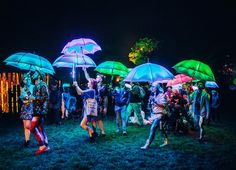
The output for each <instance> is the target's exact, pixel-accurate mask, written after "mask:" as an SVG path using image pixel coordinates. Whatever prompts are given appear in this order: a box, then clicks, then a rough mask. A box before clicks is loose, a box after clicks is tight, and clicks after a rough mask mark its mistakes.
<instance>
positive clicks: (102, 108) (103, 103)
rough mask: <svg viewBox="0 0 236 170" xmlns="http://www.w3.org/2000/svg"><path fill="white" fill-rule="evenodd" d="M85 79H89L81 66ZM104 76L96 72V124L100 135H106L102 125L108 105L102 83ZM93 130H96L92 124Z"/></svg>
mask: <svg viewBox="0 0 236 170" xmlns="http://www.w3.org/2000/svg"><path fill="white" fill-rule="evenodd" d="M83 71H84V74H85V77H86V79H87V80H88V81H89V80H91V78H90V76H89V74H88V72H87V70H86V68H83ZM103 78H104V76H103V75H102V74H99V73H98V74H97V76H96V91H97V93H98V94H97V101H98V119H97V122H98V126H99V128H100V131H101V135H102V136H106V133H105V130H104V126H103V122H102V120H103V118H104V117H105V115H106V114H107V105H108V91H107V88H106V87H105V85H104V84H103ZM93 128H94V131H96V126H93Z"/></svg>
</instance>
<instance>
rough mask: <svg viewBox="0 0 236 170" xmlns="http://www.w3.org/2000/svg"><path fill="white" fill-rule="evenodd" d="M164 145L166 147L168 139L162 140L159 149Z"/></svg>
mask: <svg viewBox="0 0 236 170" xmlns="http://www.w3.org/2000/svg"><path fill="white" fill-rule="evenodd" d="M166 145H168V139H165V140H164V143H163V144H161V145H160V146H159V147H164V146H166Z"/></svg>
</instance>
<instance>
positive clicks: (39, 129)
mask: <svg viewBox="0 0 236 170" xmlns="http://www.w3.org/2000/svg"><path fill="white" fill-rule="evenodd" d="M44 77H45V74H44V73H42V72H39V71H35V73H34V75H33V80H35V86H34V89H33V98H32V100H33V119H32V121H31V127H30V131H31V132H32V133H33V134H34V137H35V139H36V140H37V141H38V143H39V148H38V150H37V151H36V152H35V154H41V153H43V152H45V151H47V150H49V149H50V148H49V146H48V138H47V135H46V133H45V131H44V127H43V126H44V117H45V115H46V114H47V112H48V100H49V93H48V86H47V84H46V83H45V82H44V81H43V79H44Z"/></svg>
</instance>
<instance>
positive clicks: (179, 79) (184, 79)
mask: <svg viewBox="0 0 236 170" xmlns="http://www.w3.org/2000/svg"><path fill="white" fill-rule="evenodd" d="M193 80H196V79H195V78H193V77H189V76H186V75H185V74H178V75H176V76H175V78H174V79H173V80H169V81H168V82H167V85H166V86H174V85H177V84H183V83H186V82H189V81H193Z"/></svg>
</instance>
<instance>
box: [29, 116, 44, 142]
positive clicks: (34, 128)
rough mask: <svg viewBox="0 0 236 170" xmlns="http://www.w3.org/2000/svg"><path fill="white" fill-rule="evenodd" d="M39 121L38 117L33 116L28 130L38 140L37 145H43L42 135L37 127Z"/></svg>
mask: <svg viewBox="0 0 236 170" xmlns="http://www.w3.org/2000/svg"><path fill="white" fill-rule="evenodd" d="M39 121H40V118H39V117H33V119H32V121H31V126H30V132H31V133H33V134H34V137H35V139H36V140H37V141H38V143H39V146H43V145H44V141H43V136H42V135H41V133H40V132H39V131H38V129H37V127H38V124H39Z"/></svg>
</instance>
